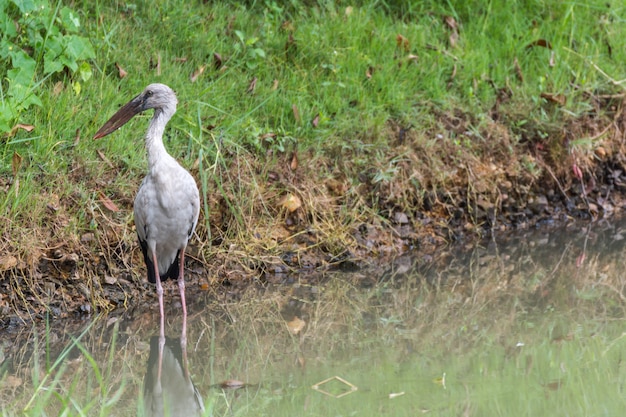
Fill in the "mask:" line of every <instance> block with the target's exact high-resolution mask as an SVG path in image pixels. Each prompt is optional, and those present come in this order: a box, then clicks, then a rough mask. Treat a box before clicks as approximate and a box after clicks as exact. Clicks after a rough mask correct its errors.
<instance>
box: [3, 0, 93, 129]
mask: <svg viewBox="0 0 626 417" xmlns="http://www.w3.org/2000/svg"><path fill="white" fill-rule="evenodd" d="M80 31H81V25H80V19H79V17H78V15H77V14H76V13H75V12H73V11H72V10H71V9H70V8H68V7H65V6H61V2H58V3H57V4H56V6H54V7H53V6H51V5H50V3H49V2H48V1H46V0H11V1H8V0H0V75H2V77H3V79H4V80H6V82H5V83H3V84H2V85H1V86H0V100H1V101H0V133H6V132H8V131H10V130H11V127H12V125H13V124H14V123H15V122H16V121H17V120H19V117H20V114H21V113H22V112H24V111H25V110H28V109H29V108H30V107H31V106H41V105H42V103H41V100H40V99H39V97H38V95H37V88H38V87H39V86H40V85H41V82H42V81H43V80H45V79H47V78H48V77H50V76H52V75H54V74H59V73H63V72H65V71H67V72H68V73H69V74H70V75H72V76H75V75H77V76H78V79H74V80H73V88H74V91H75V92H76V93H77V94H78V93H80V88H81V87H80V81H83V82H84V81H86V80H88V79H89V78H90V77H91V74H92V71H91V66H90V65H89V63H88V62H87V60H88V59H92V58H94V57H95V52H94V49H93V46H92V44H91V42H90V40H89V39H88V38H85V37H82V36H80V35H79V33H80Z"/></svg>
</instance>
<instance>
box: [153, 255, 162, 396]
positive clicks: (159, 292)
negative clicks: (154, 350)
mask: <svg viewBox="0 0 626 417" xmlns="http://www.w3.org/2000/svg"><path fill="white" fill-rule="evenodd" d="M152 262H154V276H155V278H156V290H157V296H158V297H159V314H160V315H161V320H160V326H159V327H160V329H159V365H158V367H157V381H158V384H159V387H160V385H161V367H162V364H163V347H164V346H165V311H164V308H163V285H161V276H160V275H159V264H158V263H157V257H156V253H155V251H152Z"/></svg>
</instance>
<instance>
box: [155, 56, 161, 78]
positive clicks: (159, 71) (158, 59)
mask: <svg viewBox="0 0 626 417" xmlns="http://www.w3.org/2000/svg"><path fill="white" fill-rule="evenodd" d="M156 75H161V54H160V53H159V54H157V65H156Z"/></svg>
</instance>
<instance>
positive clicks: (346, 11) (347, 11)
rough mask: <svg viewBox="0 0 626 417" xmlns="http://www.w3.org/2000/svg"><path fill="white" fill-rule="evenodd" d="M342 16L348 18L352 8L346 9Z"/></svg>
mask: <svg viewBox="0 0 626 417" xmlns="http://www.w3.org/2000/svg"><path fill="white" fill-rule="evenodd" d="M344 14H345V15H346V17H350V15H351V14H352V6H348V7H346V10H345V12H344Z"/></svg>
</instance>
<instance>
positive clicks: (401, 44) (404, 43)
mask: <svg viewBox="0 0 626 417" xmlns="http://www.w3.org/2000/svg"><path fill="white" fill-rule="evenodd" d="M396 47H397V48H402V49H404V50H405V51H406V52H408V51H409V48H410V43H409V40H408V39H407V38H405V37H404V36H402V35H400V34H398V35H396Z"/></svg>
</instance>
